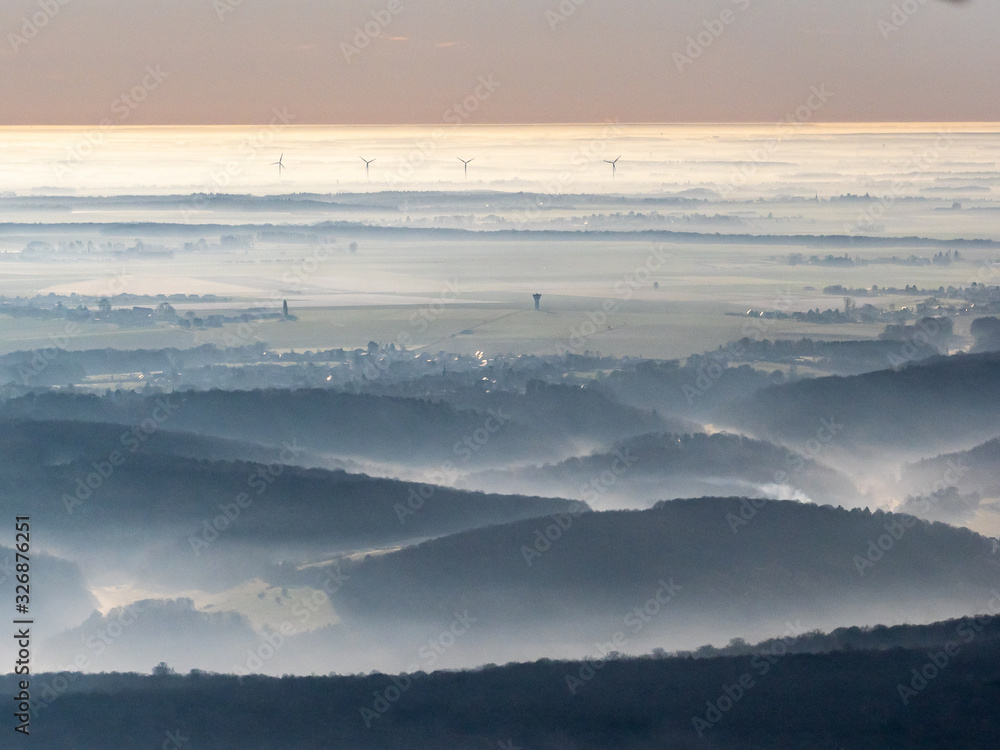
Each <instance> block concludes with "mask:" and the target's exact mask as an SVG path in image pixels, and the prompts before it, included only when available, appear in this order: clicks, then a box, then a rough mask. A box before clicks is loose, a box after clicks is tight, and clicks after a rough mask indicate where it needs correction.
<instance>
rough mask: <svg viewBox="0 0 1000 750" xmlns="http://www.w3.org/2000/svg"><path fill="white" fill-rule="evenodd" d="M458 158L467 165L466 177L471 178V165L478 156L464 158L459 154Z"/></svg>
mask: <svg viewBox="0 0 1000 750" xmlns="http://www.w3.org/2000/svg"><path fill="white" fill-rule="evenodd" d="M458 160H459V161H460V162H462V164H464V165H465V179H469V165H470V164H471V163H472V162H474V161H475V160H476V157H474V156H473V157H472V158H471V159H463V158H462V157H461V156H459V157H458Z"/></svg>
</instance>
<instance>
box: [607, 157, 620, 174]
mask: <svg viewBox="0 0 1000 750" xmlns="http://www.w3.org/2000/svg"><path fill="white" fill-rule="evenodd" d="M618 159H621V157H620V156H619V157H618ZM618 159H615V160H614V161H611V160H610V159H605V160H604V163H605V164H610V165H611V179H612V180H613V179H615V177H616V176H617V174H618Z"/></svg>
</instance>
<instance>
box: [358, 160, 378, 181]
mask: <svg viewBox="0 0 1000 750" xmlns="http://www.w3.org/2000/svg"><path fill="white" fill-rule="evenodd" d="M361 161H363V162H364V163H365V177H366V178H368V182H371V181H372V178H371V175H370V174H369V173H368V167H370V166H371V164H372V162H374V161H375V159H366V158H365V157H363V156H362V157H361Z"/></svg>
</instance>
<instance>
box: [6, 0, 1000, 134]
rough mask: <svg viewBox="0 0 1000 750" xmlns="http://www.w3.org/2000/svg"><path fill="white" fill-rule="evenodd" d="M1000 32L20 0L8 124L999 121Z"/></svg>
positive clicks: (692, 13) (474, 0) (691, 8)
mask: <svg viewBox="0 0 1000 750" xmlns="http://www.w3.org/2000/svg"><path fill="white" fill-rule="evenodd" d="M62 3H65V4H62ZM904 6H905V8H904ZM894 8H895V15H894ZM373 14H375V16H381V23H380V22H379V21H378V20H375V19H374V18H373ZM25 19H27V21H26V20H25ZM386 21H387V23H386ZM727 21H728V23H726V22H727ZM366 22H368V26H367V29H368V32H367V33H366V32H365V31H364V28H365V24H366ZM998 28H1000V4H997V3H996V2H995V1H993V0H969V2H965V3H950V2H943V1H942V0H906V2H902V0H900V2H899V3H898V4H897V3H896V2H893V0H836V2H833V1H832V0H829V1H823V0H713V1H711V2H708V1H702V0H561V2H560V0H419V2H418V1H417V0H374V1H368V0H337V1H336V2H334V1H333V0H157V1H156V2H154V1H153V0H7V1H6V2H4V3H3V8H2V10H0V30H2V31H3V36H4V39H2V40H0V65H2V74H0V98H2V101H3V102H4V106H3V108H2V110H0V124H5V125H30V124H80V125H93V124H97V123H100V122H101V121H102V120H103V121H106V122H111V123H113V124H123V125H138V124H156V123H164V124H173V123H190V124H237V123H258V122H269V121H270V120H271V119H272V118H273V117H274V110H275V109H277V110H279V111H281V110H284V111H287V113H288V114H289V115H291V116H292V118H294V120H293V121H294V122H295V123H297V124H302V123H359V124H368V123H401V122H408V123H436V122H442V121H445V120H446V119H447V118H449V117H450V118H452V120H454V119H455V118H456V117H457V118H460V119H461V120H462V121H463V122H470V123H471V122H479V123H488V122H492V123H495V122H595V121H596V122H599V121H603V120H606V119H608V118H616V117H617V118H618V119H619V120H621V121H623V122H700V121H709V122H723V121H733V122H747V121H766V122H771V121H775V120H779V119H783V118H784V116H785V114H786V113H789V112H792V111H794V110H795V108H796V107H799V106H800V105H804V104H806V103H807V100H808V98H809V96H810V90H811V88H812V87H817V89H819V90H821V91H827V92H829V93H830V94H831V95H830V96H829V97H824V98H825V99H826V101H824V102H823V103H822V106H821V107H819V108H815V107H814V110H815V111H814V113H813V114H812V115H811V117H812V118H813V119H815V120H840V121H845V120H846V121H851V120H972V121H977V120H981V121H987V120H988V121H994V120H1000V87H997V86H996V85H995V84H996V75H997V63H998V61H1000V52H998V47H997V45H996V30H997V29H998ZM699 33H701V41H700V42H699V41H698V40H697V37H698V35H699ZM689 37H690V38H692V39H693V40H694V44H693V46H692V44H691V42H690V40H689ZM706 42H708V44H705V43H706ZM346 45H350V47H348V46H346ZM362 47H363V48H362ZM348 58H350V59H348ZM148 70H153V71H156V70H159V71H161V73H163V74H166V76H165V77H163V76H162V75H155V76H154V75H151V74H150V73H149V72H148ZM481 77H482V79H483V80H485V81H492V82H493V83H492V84H491V85H489V86H485V85H484V84H482V83H480V78H481ZM144 84H145V88H143V86H144ZM136 87H138V88H136ZM154 87H155V88H154ZM477 87H478V93H479V97H478V98H475V97H476V93H477ZM824 87H825V88H824ZM133 90H134V93H135V99H139V98H142V99H143V101H141V102H138V101H135V100H133V99H131V95H130V94H129V92H131V91H133ZM122 95H126V96H129V97H130V98H129V100H123V99H121V97H122ZM468 97H473V98H468ZM467 98H468V99H467ZM466 100H467V101H468V104H469V108H468V110H455V109H452V107H453V105H456V104H460V103H462V102H463V101H466ZM816 101H817V100H816V99H814V100H813V103H816ZM473 109H474V110H475V111H472V110H473Z"/></svg>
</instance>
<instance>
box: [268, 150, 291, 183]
mask: <svg viewBox="0 0 1000 750" xmlns="http://www.w3.org/2000/svg"><path fill="white" fill-rule="evenodd" d="M284 158H285V155H284V154H282V155H281V157H280V158H279V159H278V161H273V162H271V166H272V167H277V168H278V179H279V180H280V179H281V170H282V169H287V167H286V166H285V165H284V164H282V163H281V160H282V159H284Z"/></svg>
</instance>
